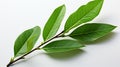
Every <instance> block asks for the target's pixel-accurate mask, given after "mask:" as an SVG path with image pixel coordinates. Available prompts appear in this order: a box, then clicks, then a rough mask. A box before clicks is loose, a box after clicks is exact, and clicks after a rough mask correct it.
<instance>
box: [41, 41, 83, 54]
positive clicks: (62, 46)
mask: <svg viewBox="0 0 120 67" xmlns="http://www.w3.org/2000/svg"><path fill="white" fill-rule="evenodd" d="M81 47H84V45H82V44H80V43H79V42H78V41H75V40H67V39H66V40H58V41H54V42H51V43H49V44H47V45H46V46H44V47H43V49H44V50H45V51H46V52H48V53H56V52H66V51H71V50H75V49H78V48H81Z"/></svg>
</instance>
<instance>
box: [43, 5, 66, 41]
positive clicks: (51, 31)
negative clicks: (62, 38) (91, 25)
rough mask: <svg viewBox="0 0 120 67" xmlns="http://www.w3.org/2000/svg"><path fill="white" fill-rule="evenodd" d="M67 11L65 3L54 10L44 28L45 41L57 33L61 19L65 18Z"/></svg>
mask: <svg viewBox="0 0 120 67" xmlns="http://www.w3.org/2000/svg"><path fill="white" fill-rule="evenodd" d="M65 11H66V8H65V5H62V6H60V7H58V8H56V9H55V10H54V12H53V13H52V15H51V16H50V18H49V20H48V21H47V23H46V25H45V27H44V30H43V39H44V41H46V40H48V39H50V38H51V37H53V36H54V35H55V34H56V33H57V31H58V29H59V27H60V25H61V21H62V20H63V18H64V15H65Z"/></svg>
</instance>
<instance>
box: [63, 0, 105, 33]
mask: <svg viewBox="0 0 120 67" xmlns="http://www.w3.org/2000/svg"><path fill="white" fill-rule="evenodd" d="M103 1H104V0H94V1H91V2H89V3H88V4H86V5H83V6H81V7H80V8H79V9H78V10H77V11H75V12H74V13H73V14H71V15H70V16H69V18H68V19H67V21H66V24H65V27H64V30H65V32H66V33H67V32H69V30H71V29H73V28H75V27H76V26H79V25H80V24H82V23H85V22H88V21H91V20H93V19H94V18H95V17H96V16H97V15H98V14H99V12H100V10H101V8H102V5H103Z"/></svg>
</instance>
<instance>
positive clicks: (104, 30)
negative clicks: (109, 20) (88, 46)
mask: <svg viewBox="0 0 120 67" xmlns="http://www.w3.org/2000/svg"><path fill="white" fill-rule="evenodd" d="M115 28H116V26H113V25H110V24H103V23H90V24H85V25H83V26H80V27H78V28H77V29H75V30H74V31H73V32H72V33H71V34H70V35H69V36H70V37H72V38H75V39H78V40H80V41H82V42H91V41H95V40H97V39H99V38H101V37H103V36H105V35H106V34H108V33H110V32H111V31H112V30H113V29H115Z"/></svg>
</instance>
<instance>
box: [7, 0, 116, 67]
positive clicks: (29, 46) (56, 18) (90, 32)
mask: <svg viewBox="0 0 120 67" xmlns="http://www.w3.org/2000/svg"><path fill="white" fill-rule="evenodd" d="M103 2H104V0H93V1H90V2H89V3H87V4H86V5H83V6H81V7H79V8H78V9H77V10H76V11H75V12H74V13H72V14H71V15H70V16H69V17H68V19H67V21H66V23H65V26H64V30H63V31H62V32H61V33H59V34H57V35H56V33H57V31H58V29H59V27H60V25H61V22H62V20H63V18H64V15H65V12H66V7H65V5H62V6H59V7H58V8H56V9H55V10H54V11H53V13H52V15H51V16H50V18H49V19H48V21H47V23H46V24H45V26H44V30H43V40H44V42H43V43H42V44H40V45H39V46H37V47H36V48H33V47H34V45H35V43H36V41H37V40H38V38H39V36H40V32H41V29H40V27H39V26H36V27H34V28H31V29H28V30H26V31H24V32H23V33H22V34H20V35H19V37H18V38H17V39H16V41H15V44H14V57H13V58H11V61H10V62H9V63H8V65H7V67H9V66H10V65H12V64H14V63H15V62H17V61H19V60H21V59H24V57H25V56H27V55H29V54H30V53H32V52H34V51H36V50H39V49H43V50H45V51H46V52H48V53H56V52H66V51H71V50H75V49H79V48H82V47H85V45H83V44H82V43H86V42H91V41H95V40H97V39H99V38H101V37H103V36H105V35H107V34H108V33H110V32H111V31H112V30H113V29H115V28H116V26H113V25H110V24H103V23H87V22H89V21H92V20H93V19H94V18H95V17H97V16H98V14H99V13H100V10H101V8H102V5H103ZM85 23H86V24H85ZM81 24H82V25H81ZM72 29H75V30H74V31H73V32H71V33H70V34H68V35H66V33H68V32H69V31H70V30H72ZM60 37H71V39H62V40H61V39H60V40H55V41H52V40H54V39H56V38H60Z"/></svg>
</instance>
